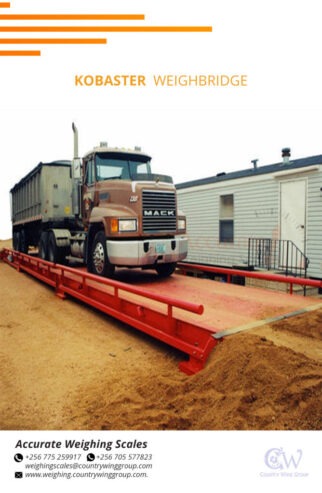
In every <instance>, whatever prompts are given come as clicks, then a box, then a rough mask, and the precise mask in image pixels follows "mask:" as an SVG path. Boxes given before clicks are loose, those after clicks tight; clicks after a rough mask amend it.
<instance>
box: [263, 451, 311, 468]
mask: <svg viewBox="0 0 322 493" xmlns="http://www.w3.org/2000/svg"><path fill="white" fill-rule="evenodd" d="M302 455H303V452H302V450H301V449H297V450H296V451H295V453H293V454H287V453H286V452H284V450H283V449H282V448H271V449H269V450H268V451H267V452H266V454H265V459H264V461H265V464H266V466H267V467H269V468H270V469H273V470H275V471H276V470H280V471H282V470H287V469H291V468H293V469H297V468H298V466H299V464H300V462H301V459H302Z"/></svg>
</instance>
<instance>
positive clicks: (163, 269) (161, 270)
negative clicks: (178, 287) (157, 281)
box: [155, 262, 177, 277]
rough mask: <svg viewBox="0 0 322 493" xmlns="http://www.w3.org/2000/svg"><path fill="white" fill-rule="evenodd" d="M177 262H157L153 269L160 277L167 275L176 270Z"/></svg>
mask: <svg viewBox="0 0 322 493" xmlns="http://www.w3.org/2000/svg"><path fill="white" fill-rule="evenodd" d="M176 266H177V264H176V263H175V262H172V263H170V264H158V265H156V267H155V270H156V271H157V273H158V274H159V276H160V277H169V276H171V274H173V273H174V271H175V270H176Z"/></svg>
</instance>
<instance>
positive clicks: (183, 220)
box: [178, 217, 186, 231]
mask: <svg viewBox="0 0 322 493" xmlns="http://www.w3.org/2000/svg"><path fill="white" fill-rule="evenodd" d="M185 230H186V218H185V217H179V219H178V231H185Z"/></svg>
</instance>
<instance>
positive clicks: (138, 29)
mask: <svg viewBox="0 0 322 493" xmlns="http://www.w3.org/2000/svg"><path fill="white" fill-rule="evenodd" d="M0 32H88V33H89V32H129V33H134V32H147V33H152V32H156V33H160V32H177V33H178V32H212V27H211V26H0Z"/></svg>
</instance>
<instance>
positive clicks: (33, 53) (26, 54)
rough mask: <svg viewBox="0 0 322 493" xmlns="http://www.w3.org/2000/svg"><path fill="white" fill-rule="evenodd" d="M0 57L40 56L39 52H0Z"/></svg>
mask: <svg viewBox="0 0 322 493" xmlns="http://www.w3.org/2000/svg"><path fill="white" fill-rule="evenodd" d="M0 56H40V51H21V50H19V51H18V50H17V51H11V50H10V51H0Z"/></svg>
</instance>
